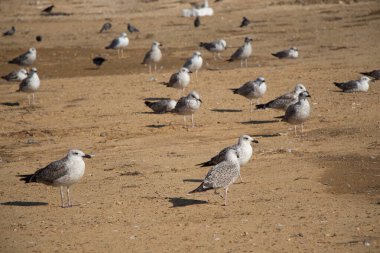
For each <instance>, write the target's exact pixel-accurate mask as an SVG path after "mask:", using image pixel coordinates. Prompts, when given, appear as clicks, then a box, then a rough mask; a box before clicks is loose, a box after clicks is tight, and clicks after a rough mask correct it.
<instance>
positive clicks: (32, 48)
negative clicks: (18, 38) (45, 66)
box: [28, 47, 37, 54]
mask: <svg viewBox="0 0 380 253" xmlns="http://www.w3.org/2000/svg"><path fill="white" fill-rule="evenodd" d="M28 52H29V53H33V54H34V53H36V52H37V51H36V49H35V48H34V47H31V48H29V50H28Z"/></svg>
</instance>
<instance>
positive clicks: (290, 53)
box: [272, 47, 298, 59]
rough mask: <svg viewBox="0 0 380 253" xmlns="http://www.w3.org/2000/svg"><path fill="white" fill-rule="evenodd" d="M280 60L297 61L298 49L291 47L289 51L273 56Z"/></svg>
mask: <svg viewBox="0 0 380 253" xmlns="http://www.w3.org/2000/svg"><path fill="white" fill-rule="evenodd" d="M272 55H273V56H275V57H277V58H278V59H286V58H287V59H296V58H298V48H296V47H291V48H289V49H286V50H283V51H280V52H277V53H274V54H272Z"/></svg>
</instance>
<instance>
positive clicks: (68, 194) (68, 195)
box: [67, 186, 72, 207]
mask: <svg viewBox="0 0 380 253" xmlns="http://www.w3.org/2000/svg"><path fill="white" fill-rule="evenodd" d="M67 198H68V199H69V205H68V206H67V207H72V205H71V199H70V189H69V186H67Z"/></svg>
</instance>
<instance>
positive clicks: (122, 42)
mask: <svg viewBox="0 0 380 253" xmlns="http://www.w3.org/2000/svg"><path fill="white" fill-rule="evenodd" d="M128 44H129V39H128V37H127V34H126V33H121V34H120V37H119V38H116V39H114V40H113V41H112V42H111V43H110V44H109V45H108V46H106V49H117V55H118V56H119V57H120V51H121V57H124V51H123V49H124V48H127V46H128Z"/></svg>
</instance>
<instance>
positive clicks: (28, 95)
mask: <svg viewBox="0 0 380 253" xmlns="http://www.w3.org/2000/svg"><path fill="white" fill-rule="evenodd" d="M28 101H29V105H30V95H29V94H28Z"/></svg>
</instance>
